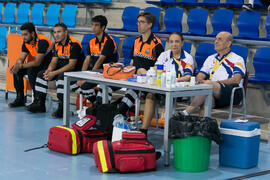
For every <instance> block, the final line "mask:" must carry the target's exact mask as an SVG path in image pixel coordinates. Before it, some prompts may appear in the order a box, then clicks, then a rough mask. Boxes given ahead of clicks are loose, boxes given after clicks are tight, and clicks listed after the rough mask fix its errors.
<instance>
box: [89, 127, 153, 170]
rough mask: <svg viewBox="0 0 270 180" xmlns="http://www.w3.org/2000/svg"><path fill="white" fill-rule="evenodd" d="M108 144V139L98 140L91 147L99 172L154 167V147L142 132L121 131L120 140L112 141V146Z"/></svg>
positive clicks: (149, 168)
mask: <svg viewBox="0 0 270 180" xmlns="http://www.w3.org/2000/svg"><path fill="white" fill-rule="evenodd" d="M108 144H109V143H108V141H99V142H97V143H95V144H94V147H93V153H94V159H95V162H96V165H97V167H98V169H99V170H100V171H101V172H110V171H111V169H113V168H115V169H116V170H118V171H120V172H135V171H146V170H154V169H156V152H155V147H154V146H153V145H152V144H151V143H150V142H148V141H147V139H146V136H145V134H144V133H141V132H131V131H128V132H123V134H122V140H120V141H114V142H112V143H111V144H112V146H110V145H108ZM112 152H113V156H111V154H112ZM112 159H113V160H112ZM112 162H113V163H114V164H112Z"/></svg>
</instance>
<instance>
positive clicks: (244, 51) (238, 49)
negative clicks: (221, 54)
mask: <svg viewBox="0 0 270 180" xmlns="http://www.w3.org/2000/svg"><path fill="white" fill-rule="evenodd" d="M231 51H232V52H234V53H236V54H238V55H239V56H241V57H242V58H243V59H244V60H245V64H246V63H247V57H248V47H245V46H240V45H235V44H234V45H232V47H231Z"/></svg>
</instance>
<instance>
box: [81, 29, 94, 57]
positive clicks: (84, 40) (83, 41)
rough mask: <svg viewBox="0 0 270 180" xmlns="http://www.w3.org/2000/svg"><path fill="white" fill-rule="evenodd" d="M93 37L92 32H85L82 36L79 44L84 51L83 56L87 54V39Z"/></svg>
mask: <svg viewBox="0 0 270 180" xmlns="http://www.w3.org/2000/svg"><path fill="white" fill-rule="evenodd" d="M94 37H95V35H94V34H85V35H84V36H83V39H82V42H81V44H82V48H83V52H84V55H85V56H86V55H87V47H88V45H89V41H90V39H92V38H94Z"/></svg>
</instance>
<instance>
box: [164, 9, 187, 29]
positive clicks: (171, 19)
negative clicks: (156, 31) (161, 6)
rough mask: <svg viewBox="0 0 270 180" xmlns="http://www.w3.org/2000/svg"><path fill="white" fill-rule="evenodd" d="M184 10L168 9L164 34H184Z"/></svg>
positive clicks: (165, 16)
mask: <svg viewBox="0 0 270 180" xmlns="http://www.w3.org/2000/svg"><path fill="white" fill-rule="evenodd" d="M183 13H184V10H183V9H179V8H168V9H167V10H166V12H165V15H164V25H165V30H164V31H162V32H164V33H171V32H182V18H183Z"/></svg>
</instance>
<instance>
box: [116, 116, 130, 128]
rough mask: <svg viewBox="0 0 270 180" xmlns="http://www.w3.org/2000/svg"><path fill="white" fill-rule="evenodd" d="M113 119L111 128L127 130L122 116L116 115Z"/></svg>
mask: <svg viewBox="0 0 270 180" xmlns="http://www.w3.org/2000/svg"><path fill="white" fill-rule="evenodd" d="M113 119H114V120H113V126H115V127H118V128H121V129H129V127H128V124H127V121H126V120H125V118H124V116H123V115H122V114H117V115H116V116H114V118H113Z"/></svg>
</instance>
